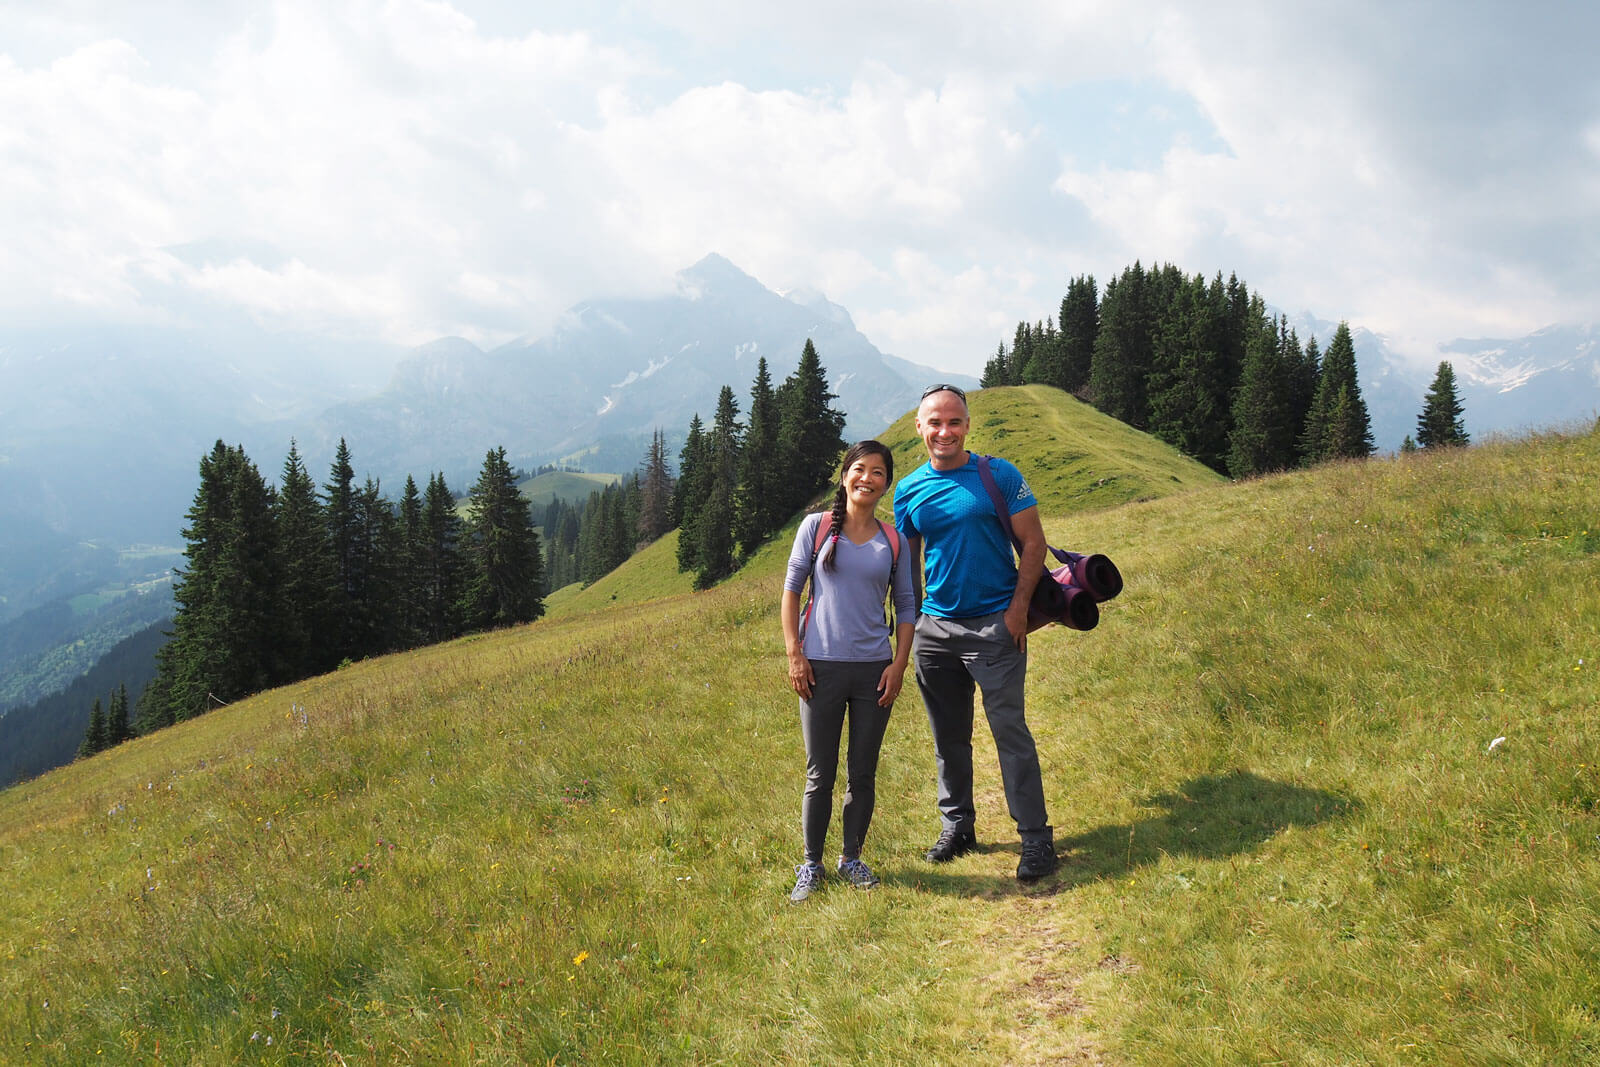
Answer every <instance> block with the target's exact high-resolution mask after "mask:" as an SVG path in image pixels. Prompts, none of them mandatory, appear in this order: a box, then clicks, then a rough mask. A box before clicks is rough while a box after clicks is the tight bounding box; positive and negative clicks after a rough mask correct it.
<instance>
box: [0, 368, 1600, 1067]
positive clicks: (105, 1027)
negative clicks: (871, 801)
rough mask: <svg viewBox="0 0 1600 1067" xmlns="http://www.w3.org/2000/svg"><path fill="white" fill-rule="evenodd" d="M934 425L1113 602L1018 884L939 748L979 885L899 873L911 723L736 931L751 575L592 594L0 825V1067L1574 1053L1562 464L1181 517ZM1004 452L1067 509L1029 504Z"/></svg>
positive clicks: (905, 853) (1131, 468) (165, 748)
mask: <svg viewBox="0 0 1600 1067" xmlns="http://www.w3.org/2000/svg"><path fill="white" fill-rule="evenodd" d="M991 405H993V406H992V407H991ZM974 409H975V410H974V415H975V421H976V422H977V424H978V426H979V427H981V429H980V430H979V431H977V432H975V435H974V438H973V444H974V445H975V446H976V447H979V448H993V450H996V451H1001V452H1003V453H1004V454H1006V455H1008V456H1012V457H1015V458H1017V459H1018V460H1019V461H1021V463H1022V465H1023V466H1024V469H1025V470H1027V472H1028V473H1029V475H1030V479H1031V481H1032V483H1033V485H1034V487H1035V489H1036V490H1037V491H1039V492H1040V494H1041V497H1043V498H1044V499H1045V501H1046V506H1045V511H1046V518H1047V521H1046V529H1047V532H1048V533H1049V534H1050V535H1051V539H1052V541H1053V542H1054V543H1057V544H1066V545H1070V546H1078V547H1093V548H1095V549H1098V550H1102V551H1108V552H1110V553H1111V554H1112V555H1113V556H1114V557H1115V558H1116V559H1117V561H1118V562H1119V564H1120V565H1121V566H1122V569H1123V572H1124V574H1125V576H1126V577H1127V579H1128V590H1127V592H1125V593H1124V595H1123V598H1122V599H1120V600H1118V601H1116V602H1114V603H1113V604H1110V605H1107V606H1106V611H1105V616H1104V621H1103V622H1102V624H1101V626H1100V628H1099V629H1097V630H1096V631H1094V632H1092V633H1090V634H1076V633H1070V632H1067V631H1059V630H1058V631H1051V632H1046V633H1041V634H1038V635H1035V637H1034V639H1033V641H1032V643H1031V646H1030V648H1031V652H1032V658H1033V663H1032V668H1031V671H1030V700H1031V709H1030V710H1031V711H1032V714H1031V716H1030V718H1031V720H1032V721H1033V724H1034V728H1035V733H1036V734H1037V736H1038V739H1039V743H1040V749H1041V756H1042V760H1043V764H1044V768H1045V774H1046V789H1047V796H1048V797H1049V800H1050V803H1051V810H1052V814H1053V816H1054V821H1055V825H1056V831H1057V841H1058V846H1059V847H1060V848H1061V850H1062V852H1063V854H1064V857H1065V862H1064V866H1063V871H1062V874H1061V875H1060V876H1059V878H1058V879H1055V880H1053V881H1050V882H1047V883H1046V884H1044V885H1043V886H1042V887H1039V888H1037V889H1034V890H1031V891H1023V890H1021V889H1020V888H1019V887H1018V886H1017V884H1016V882H1015V881H1014V879H1012V878H1011V871H1012V869H1013V868H1014V866H1015V861H1016V842H1015V839H1014V832H1013V831H1012V829H1011V828H1010V826H1009V820H1008V819H1007V818H1006V816H1005V812H1004V800H1003V797H1002V795H1001V794H1000V790H999V782H998V776H997V773H996V772H995V770H994V764H993V754H992V748H991V747H989V746H988V745H987V743H986V741H985V740H984V737H985V734H984V731H982V730H981V729H980V730H979V738H980V740H979V749H980V753H979V764H978V766H979V787H980V791H981V792H980V798H979V808H980V814H979V818H980V826H979V831H980V837H981V838H982V839H983V840H984V841H985V842H986V843H987V846H986V849H985V851H984V852H982V853H980V854H978V855H974V856H971V857H968V858H965V859H963V860H961V861H959V862H958V863H956V864H953V865H950V866H949V867H944V868H934V867H931V866H929V865H928V864H926V863H924V862H923V861H922V860H921V859H920V856H919V853H920V850H921V848H922V847H924V846H925V845H926V843H927V841H928V840H929V839H930V838H931V836H932V834H933V832H934V831H935V829H936V826H935V819H934V815H933V812H932V795H931V793H932V785H931V776H932V755H931V750H930V744H929V742H928V739H927V731H926V727H925V725H924V724H923V723H922V721H921V720H922V716H921V712H920V709H919V708H918V707H917V706H916V703H915V701H914V699H913V700H908V701H904V702H902V704H901V705H900V707H899V708H898V709H897V712H896V715H895V717H894V719H893V721H892V722H891V725H890V732H889V737H888V740H887V742H886V745H885V752H884V758H883V763H882V767H881V769H880V774H879V783H878V795H879V804H878V815H877V818H876V820H875V822H874V827H873V836H872V839H871V841H869V845H868V852H869V858H870V859H871V860H872V861H873V862H874V863H875V865H876V866H877V868H878V869H879V872H880V873H881V874H882V875H883V876H884V880H885V884H884V886H883V888H882V889H881V890H879V891H877V892H875V893H872V894H859V893H853V892H850V891H847V890H845V889H842V888H839V887H837V886H834V887H832V888H830V890H829V891H828V892H826V893H824V894H823V895H822V896H821V897H820V898H817V899H814V900H813V901H811V902H808V904H807V905H806V906H804V907H800V908H796V907H791V906H788V905H787V904H786V903H785V902H784V893H785V891H786V890H787V888H788V883H789V880H790V867H791V865H792V864H793V862H795V859H796V854H797V852H798V828H797V825H796V823H797V812H798V806H799V792H800V788H801V780H802V753H801V746H800V741H799V736H798V730H797V729H796V726H795V719H794V712H793V706H792V697H790V696H787V695H785V692H784V688H783V685H782V662H781V643H780V641H779V639H778V635H777V625H776V611H775V600H776V597H775V596H774V590H775V587H776V581H777V574H778V572H779V569H780V568H781V566H782V557H783V555H784V554H785V550H786V547H787V546H786V545H777V544H775V545H773V546H770V547H769V548H768V549H767V550H766V551H765V552H763V553H762V554H761V555H759V556H758V558H757V559H756V560H755V561H753V562H752V564H751V566H750V567H748V568H747V569H746V572H745V573H744V574H742V575H741V576H740V577H738V578H736V579H734V580H733V581H731V582H729V583H727V584H726V585H724V586H723V587H721V588H719V589H716V590H713V591H711V592H708V593H704V594H699V595H694V596H690V595H684V594H681V593H677V594H673V593H671V592H670V591H667V590H657V589H656V587H654V586H648V585H647V584H646V582H645V581H644V580H643V579H639V578H635V579H633V580H627V579H625V578H624V577H623V576H618V582H619V584H618V587H617V589H616V590H615V591H616V592H617V593H618V600H617V602H616V604H617V606H615V607H612V606H610V605H611V603H612V602H611V601H610V599H609V597H610V594H609V593H607V594H605V604H606V606H604V607H600V608H598V609H596V610H590V611H587V612H583V613H578V612H573V613H572V614H568V615H565V616H562V617H555V618H551V619H548V620H546V621H544V622H541V623H539V624H536V625H535V626H532V627H528V628H523V629H520V630H514V631H508V632H504V633H499V634H494V635H490V636H485V637H480V638H475V639H466V640H463V641H458V642H455V643H452V644H449V645H444V646H440V647H437V648H433V649H427V650H423V651H420V652H417V653H412V654H409V655H406V656H397V657H390V658H387V659H382V660H377V661H373V662H369V663H363V664H358V665H356V666H355V667H352V668H350V669H348V670H346V671H344V672H340V673H338V674H336V675H331V676H328V677H325V678H321V679H315V680H312V681H309V682H306V683H304V684H301V685H298V686H295V687H291V688H290V689H286V690H281V691H278V692H274V693H270V694H266V695H263V696H262V697H259V698H256V699H253V700H250V701H247V702H243V703H241V704H239V705H237V706H235V707H232V708H228V709H224V710H220V711H218V712H215V713H213V714H212V715H210V716H207V717H206V718H204V719H201V720H198V721H196V722H193V723H190V724H186V725H185V726H183V727H181V728H177V729H174V730H170V731H165V732H163V733H162V734H159V735H156V736H153V737H150V738H145V739H141V740H139V741H136V742H133V743H132V744H130V745H127V746H124V747H122V748H120V749H118V750H115V751H114V752H112V753H109V754H107V755H106V756H103V757H98V758H96V759H93V760H89V761H85V762H83V763H80V764H76V765H74V766H72V767H69V768H65V769H63V770H62V771H60V772H57V773H55V774H52V775H50V776H47V777H45V778H43V779H40V780H37V781H35V782H30V783H26V784H24V785H23V786H20V787H16V788H14V789H11V790H9V791H7V792H5V793H3V794H0V870H3V871H4V873H5V878H6V884H7V887H8V892H9V895H10V898H11V899H10V902H9V903H8V907H7V908H6V909H5V912H4V914H3V916H0V957H3V958H4V960H5V964H6V965H5V968H4V969H3V970H0V994H3V995H0V1058H6V1059H13V1058H22V1057H23V1056H24V1055H26V1056H29V1057H32V1058H34V1059H37V1060H39V1061H41V1062H60V1063H76V1062H81V1061H83V1060H84V1059H87V1058H90V1057H93V1056H95V1055H96V1054H97V1053H103V1054H104V1057H105V1058H107V1059H109V1060H112V1061H116V1060H138V1061H143V1060H147V1059H151V1058H154V1055H155V1050H156V1049H157V1048H159V1049H160V1051H161V1056H162V1058H164V1059H174V1060H179V1061H185V1062H187V1061H190V1060H195V1061H200V1062H231V1061H233V1060H236V1059H238V1060H250V1061H252V1062H253V1061H255V1060H258V1059H260V1060H267V1061H273V1060H277V1059H280V1058H288V1057H291V1056H296V1055H306V1056H309V1057H315V1058H317V1059H326V1060H328V1061H332V1062H338V1061H340V1060H342V1061H344V1062H352V1063H353V1062H374V1063H376V1062H382V1063H390V1062H408V1061H412V1060H418V1061H428V1062H461V1063H514V1062H527V1061H530V1060H540V1059H549V1058H554V1059H556V1060H558V1061H560V1062H580V1061H589V1062H593V1061H611V1062H638V1063H643V1062H659V1061H687V1062H703V1061H719V1062H794V1061H800V1060H812V1061H820V1062H881V1063H891V1062H908V1061H917V1062H928V1061H934V1062H952V1063H954V1062H1002V1061H1010V1062H1031V1061H1054V1060H1057V1059H1067V1060H1075V1059H1082V1060H1087V1061H1091V1062H1093V1061H1096V1060H1103V1061H1107V1062H1141V1063H1169V1062H1185V1063H1207V1062H1216V1063H1228V1062H1263V1061H1271V1060H1281V1061H1288V1062H1298V1063H1349V1062H1373V1063H1435V1062H1528V1063H1533V1062H1558V1063H1559V1062H1569V1063H1582V1062H1588V1061H1591V1060H1592V1059H1593V1058H1594V1057H1595V1056H1596V1055H1597V1054H1600V1020H1597V1017H1596V1013H1597V1011H1600V974H1597V973H1596V970H1595V968H1594V967H1593V960H1594V953H1595V950H1596V947H1597V944H1600V936H1597V934H1600V931H1597V925H1600V920H1597V916H1596V911H1595V905H1594V901H1595V900H1596V899H1597V897H1600V894H1597V890H1600V851H1597V846H1596V836H1597V834H1600V818H1597V811H1600V770H1597V768H1596V753H1597V752H1600V722H1597V721H1596V719H1595V715H1594V711H1595V708H1596V706H1597V704H1600V684H1597V682H1596V678H1595V668H1596V653H1597V652H1600V647H1597V646H1600V508H1597V506H1596V504H1595V503H1594V496H1593V492H1592V487H1593V485H1594V482H1595V474H1596V471H1597V468H1600V436H1596V435H1588V436H1576V437H1547V438H1540V439H1535V440H1529V441H1525V442H1519V443H1511V444H1491V445H1487V446H1481V447H1476V448H1473V449H1471V450H1468V451H1461V452H1454V453H1449V454H1444V455H1426V454H1424V455H1418V456H1415V457H1411V458H1404V459H1399V460H1392V461H1382V462H1369V463H1365V464H1352V465H1340V466H1334V467H1330V468H1326V469H1322V470H1318V471H1315V472H1310V473H1299V474H1291V475H1287V476H1282V477H1277V478H1270V479H1263V480H1260V481H1255V482H1250V483H1244V484H1238V485H1225V486H1217V485H1210V486H1209V487H1208V483H1209V482H1211V481H1212V479H1209V478H1207V477H1205V476H1203V475H1202V474H1200V473H1198V472H1197V470H1196V469H1194V468H1192V467H1191V466H1186V465H1185V464H1183V463H1181V462H1175V461H1174V460H1173V458H1172V457H1170V455H1169V456H1167V458H1165V459H1163V458H1162V453H1163V450H1162V449H1159V448H1156V447H1153V446H1152V445H1151V444H1150V443H1149V442H1147V441H1144V440H1143V439H1140V438H1137V437H1136V436H1135V435H1131V434H1128V433H1127V432H1126V431H1123V432H1122V433H1121V434H1116V433H1113V428H1111V427H1108V426H1099V425H1094V424H1093V422H1092V419H1093V413H1091V412H1087V411H1082V410H1078V409H1077V408H1076V406H1075V405H1072V404H1070V403H1069V402H1066V401H1064V400H1061V399H1060V398H1059V394H1054V395H1051V394H1045V393H1038V392H1035V391H1011V390H1006V391H998V392H997V393H991V394H989V395H987V396H985V395H983V394H980V395H979V396H978V397H977V398H975V404H974ZM986 419H987V420H988V421H987V422H986V421H985V420H986ZM995 419H1001V420H1004V421H1002V422H996V421H994V420H995ZM1086 426H1087V427H1089V429H1088V430H1087V431H1086V430H1085V429H1084V428H1085V427H1086ZM1075 430H1076V432H1074V431H1075ZM1001 431H1009V433H1008V434H1007V435H1006V436H1004V437H1002V436H1000V432H1001ZM1085 432H1087V435H1088V436H1087V438H1086V439H1085V438H1084V436H1083V435H1084V433H1085ZM1051 434H1054V435H1055V436H1056V437H1057V438H1058V439H1059V440H1060V442H1061V444H1060V447H1061V448H1062V451H1063V452H1075V451H1078V450H1080V449H1081V450H1082V452H1083V454H1084V458H1083V459H1082V460H1081V463H1082V464H1083V470H1084V472H1085V473H1084V474H1082V475H1081V476H1080V477H1079V478H1078V479H1077V480H1076V481H1069V482H1068V483H1066V484H1055V475H1054V474H1053V473H1052V472H1051V471H1047V470H1046V469H1044V460H1045V454H1044V453H1043V452H1041V451H1038V449H1039V448H1040V443H1039V441H1040V438H1041V437H1048V436H1049V435H1051ZM897 435H898V436H897ZM986 435H988V436H989V440H987V441H986V440H985V436H986ZM904 436H906V435H905V430H904V427H897V428H891V429H890V430H889V431H888V432H887V433H886V434H885V438H886V439H889V440H891V441H898V440H900V438H903V437H904ZM1101 445H1103V446H1104V447H1105V448H1107V449H1112V448H1116V449H1126V450H1127V451H1126V452H1124V453H1119V454H1117V455H1116V456H1107V455H1105V454H1103V453H1101V452H1098V451H1097V448H1098V447H1100V446H1101ZM907 447H908V448H909V442H907ZM1168 468H1170V469H1168ZM906 469H908V467H903V468H902V470H901V473H905V472H906ZM1089 472H1093V473H1092V477H1091V475H1090V473H1089ZM1174 478H1177V479H1178V481H1176V482H1174V481H1173V479H1174ZM1101 479H1105V480H1104V482H1103V484H1091V483H1092V482H1100V481H1101ZM1186 484H1187V485H1194V486H1198V488H1196V489H1194V490H1193V491H1190V492H1184V493H1178V494H1176V495H1171V496H1162V494H1163V493H1164V492H1166V491H1168V490H1169V489H1171V488H1182V487H1183V486H1184V485H1186ZM1097 494H1099V495H1097ZM1115 494H1121V495H1115ZM1063 500H1071V501H1080V503H1076V504H1063V503H1062V501H1063ZM1124 500H1126V501H1133V502H1130V503H1122V502H1121V501H1124ZM1084 502H1087V503H1088V504H1091V505H1093V504H1099V505H1103V506H1100V507H1099V508H1098V510H1086V509H1085V504H1084ZM1109 505H1116V506H1109ZM779 540H780V541H782V540H783V539H782V538H780V539H779ZM670 554H671V546H670V544H668V543H663V544H661V545H658V546H654V547H653V548H652V549H651V550H650V551H649V552H647V553H645V554H643V555H642V556H641V557H637V558H636V560H635V561H634V563H633V564H631V566H632V567H634V568H636V569H640V570H643V569H646V568H651V569H653V571H659V570H663V569H665V567H666V561H667V560H668V559H670ZM599 585H600V583H597V586H596V588H598V586H599ZM647 589H648V590H649V591H650V595H651V596H654V597H655V599H653V600H651V602H650V603H649V604H648V609H647V610H641V609H640V607H639V605H638V604H637V603H628V602H627V598H628V597H630V596H633V595H634V594H635V593H638V594H641V595H642V594H644V593H645V592H646V590H647ZM588 592H590V591H589V590H586V591H585V593H588ZM1500 736H1504V737H1505V738H1506V740H1505V741H1504V742H1503V743H1502V744H1500V745H1499V746H1497V747H1496V748H1495V749H1494V750H1493V751H1488V745H1489V742H1490V740H1491V739H1493V738H1495V737H1500ZM269 1037H270V1038H272V1039H273V1044H272V1045H271V1046H270V1047H269V1046H267V1045H266V1043H265V1042H266V1039H267V1038H269Z"/></svg>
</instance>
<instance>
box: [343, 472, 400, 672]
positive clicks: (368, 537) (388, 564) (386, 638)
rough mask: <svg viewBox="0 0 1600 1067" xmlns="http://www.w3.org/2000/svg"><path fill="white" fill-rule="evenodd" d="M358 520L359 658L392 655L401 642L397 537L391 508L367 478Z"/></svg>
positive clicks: (359, 499)
mask: <svg viewBox="0 0 1600 1067" xmlns="http://www.w3.org/2000/svg"><path fill="white" fill-rule="evenodd" d="M356 514H357V516H358V517H359V519H360V523H359V526H358V530H359V533H360V536H359V541H358V555H359V558H360V560H361V573H362V575H363V576H364V579H365V580H364V581H363V582H362V585H361V588H360V589H359V591H358V595H357V600H356V605H355V608H356V610H355V612H354V616H355V618H356V619H358V620H359V625H360V631H359V633H360V639H359V642H358V644H359V649H360V654H361V655H363V656H371V655H379V654H381V653H384V652H392V651H394V650H395V649H397V648H400V647H401V646H402V644H403V642H402V639H401V631H402V625H401V624H402V618H401V607H400V605H401V594H400V589H401V547H400V546H401V535H400V520H399V517H398V516H397V515H396V514H395V510H394V505H393V504H391V503H390V502H389V501H388V499H387V498H386V497H384V495H383V491H382V488H381V487H380V485H379V483H378V481H377V479H375V478H371V477H368V478H367V480H366V481H365V482H364V483H363V484H362V486H361V489H360V491H359V492H357V493H356Z"/></svg>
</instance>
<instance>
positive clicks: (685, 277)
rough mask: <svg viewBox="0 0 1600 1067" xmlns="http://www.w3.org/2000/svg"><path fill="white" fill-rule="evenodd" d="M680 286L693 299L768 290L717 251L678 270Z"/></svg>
mask: <svg viewBox="0 0 1600 1067" xmlns="http://www.w3.org/2000/svg"><path fill="white" fill-rule="evenodd" d="M678 287H679V289H680V290H682V291H683V292H684V293H685V295H687V296H689V297H690V298H691V299H696V300H698V299H700V298H702V297H704V296H707V295H716V296H727V295H730V294H733V293H739V292H749V291H750V290H752V289H759V290H761V291H762V292H766V291H767V287H766V286H764V285H762V284H761V283H760V282H758V281H757V280H756V279H754V278H752V277H751V276H750V275H748V274H746V273H745V272H744V271H742V270H740V269H739V268H738V267H736V266H734V264H733V263H732V261H730V260H729V259H728V258H727V257H725V256H721V255H718V254H717V253H715V252H712V253H710V254H708V255H707V256H706V257H705V258H704V259H702V260H700V262H698V263H696V264H695V265H694V266H692V267H689V268H688V269H686V270H682V271H679V272H678Z"/></svg>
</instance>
